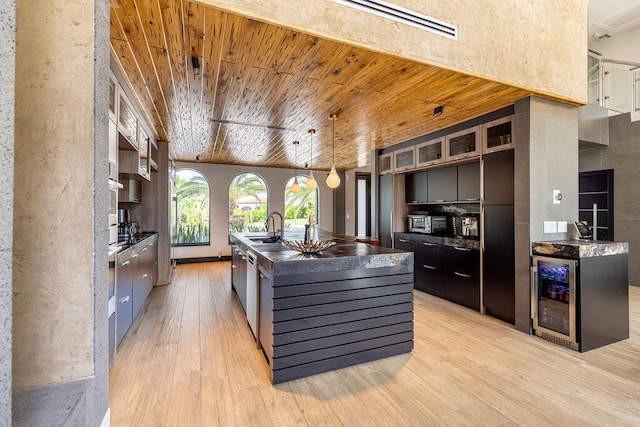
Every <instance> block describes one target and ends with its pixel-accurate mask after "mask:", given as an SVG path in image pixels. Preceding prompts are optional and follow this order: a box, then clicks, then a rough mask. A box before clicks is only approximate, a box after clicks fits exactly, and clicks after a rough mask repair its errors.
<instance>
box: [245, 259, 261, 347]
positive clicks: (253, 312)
mask: <svg viewBox="0 0 640 427" xmlns="http://www.w3.org/2000/svg"><path fill="white" fill-rule="evenodd" d="M246 257H247V322H249V327H250V328H251V332H253V336H254V337H256V338H257V337H258V330H257V328H258V263H257V259H256V255H255V254H254V253H253V252H249V251H247V253H246Z"/></svg>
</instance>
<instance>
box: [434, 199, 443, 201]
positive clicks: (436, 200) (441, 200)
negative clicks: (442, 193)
mask: <svg viewBox="0 0 640 427" xmlns="http://www.w3.org/2000/svg"><path fill="white" fill-rule="evenodd" d="M445 201H446V200H444V199H437V200H434V202H445Z"/></svg>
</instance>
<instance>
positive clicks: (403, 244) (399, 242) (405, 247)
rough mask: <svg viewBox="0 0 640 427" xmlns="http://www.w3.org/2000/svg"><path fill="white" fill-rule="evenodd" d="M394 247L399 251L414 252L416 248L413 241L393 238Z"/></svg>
mask: <svg viewBox="0 0 640 427" xmlns="http://www.w3.org/2000/svg"><path fill="white" fill-rule="evenodd" d="M395 248H396V249H399V250H401V251H409V252H414V251H415V250H416V246H415V242H414V241H413V240H408V239H400V238H396V239H395Z"/></svg>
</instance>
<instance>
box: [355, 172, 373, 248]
mask: <svg viewBox="0 0 640 427" xmlns="http://www.w3.org/2000/svg"><path fill="white" fill-rule="evenodd" d="M356 236H371V174H370V173H361V172H358V173H356Z"/></svg>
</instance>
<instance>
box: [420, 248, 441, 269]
mask: <svg viewBox="0 0 640 427" xmlns="http://www.w3.org/2000/svg"><path fill="white" fill-rule="evenodd" d="M443 254H444V246H442V245H439V244H437V243H429V242H416V250H415V255H414V260H415V263H416V264H429V265H433V266H436V267H438V268H442V255H443Z"/></svg>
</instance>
